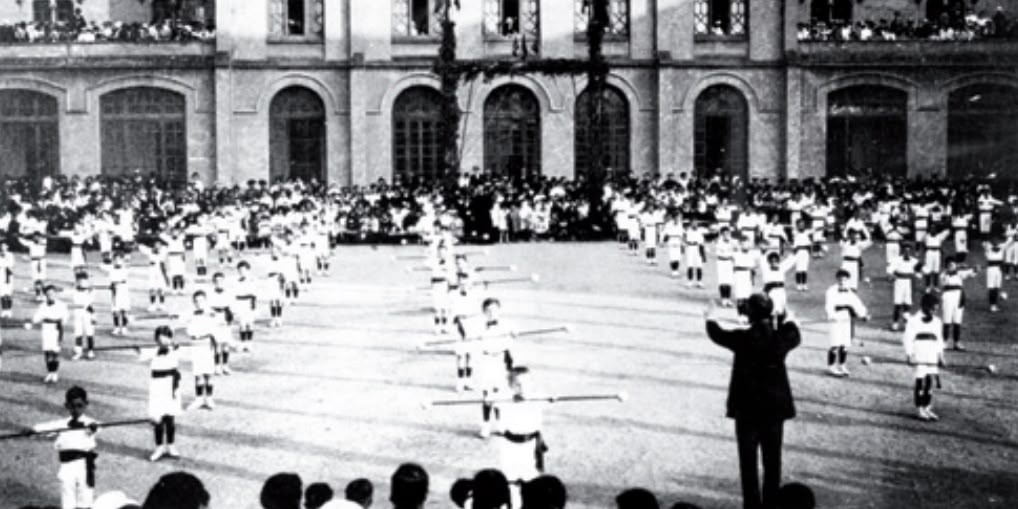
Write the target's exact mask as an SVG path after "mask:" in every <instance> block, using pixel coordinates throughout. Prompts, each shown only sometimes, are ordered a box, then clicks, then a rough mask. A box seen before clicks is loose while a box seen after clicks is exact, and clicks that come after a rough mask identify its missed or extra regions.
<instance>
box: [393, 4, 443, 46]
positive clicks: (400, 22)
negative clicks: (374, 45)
mask: <svg viewBox="0 0 1018 509" xmlns="http://www.w3.org/2000/svg"><path fill="white" fill-rule="evenodd" d="M441 34H442V19H441V17H440V16H438V15H437V14H436V13H435V0H393V1H392V35H393V36H395V37H438V36H440V35H441Z"/></svg>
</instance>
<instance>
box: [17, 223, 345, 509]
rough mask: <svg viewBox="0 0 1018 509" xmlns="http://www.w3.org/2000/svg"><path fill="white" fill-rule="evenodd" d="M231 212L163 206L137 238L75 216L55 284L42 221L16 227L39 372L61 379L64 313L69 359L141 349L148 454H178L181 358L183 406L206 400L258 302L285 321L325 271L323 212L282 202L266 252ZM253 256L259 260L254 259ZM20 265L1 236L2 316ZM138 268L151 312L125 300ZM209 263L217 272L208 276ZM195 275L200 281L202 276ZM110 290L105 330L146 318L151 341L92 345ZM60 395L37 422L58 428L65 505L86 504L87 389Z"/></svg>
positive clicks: (244, 343) (250, 331) (209, 405)
mask: <svg viewBox="0 0 1018 509" xmlns="http://www.w3.org/2000/svg"><path fill="white" fill-rule="evenodd" d="M121 212H123V211H121ZM238 212H239V211H237V210H233V211H229V210H227V211H216V212H214V213H213V214H211V215H209V214H197V215H191V216H190V217H187V216H186V215H185V214H179V215H176V216H172V217H170V218H169V219H168V220H167V221H166V225H165V228H163V229H162V231H160V232H158V235H157V238H155V239H154V240H153V242H152V243H151V245H144V244H140V243H135V240H134V236H133V235H131V236H120V235H118V236H116V237H114V236H112V235H111V232H110V231H109V230H108V229H104V227H103V226H101V225H99V226H97V225H96V224H88V223H84V222H83V223H79V224H77V225H75V226H74V228H73V231H71V232H68V233H67V234H66V236H67V237H70V239H71V256H70V266H71V274H72V275H73V278H74V282H73V287H71V288H61V287H59V286H58V285H57V284H55V283H54V282H53V281H52V279H51V278H50V277H48V274H47V261H48V260H47V257H48V254H47V252H46V240H47V238H48V237H47V236H46V235H45V234H43V233H42V232H45V231H46V229H45V225H44V224H43V225H29V227H30V228H31V227H32V226H38V227H39V230H38V231H31V230H29V232H27V233H25V234H24V236H23V238H22V243H23V244H25V245H26V246H27V247H28V249H29V253H28V257H27V258H28V262H29V273H30V280H31V281H32V288H34V289H35V292H36V293H35V295H36V300H37V301H38V307H37V308H36V310H35V312H34V314H32V315H31V318H30V320H29V321H28V322H27V323H25V328H26V329H30V328H34V327H38V328H39V330H40V336H41V341H42V352H43V356H44V361H45V371H46V374H45V377H44V382H45V383H47V384H52V383H56V382H57V381H58V379H59V369H60V359H61V355H62V351H63V348H64V344H63V339H64V336H65V333H64V332H65V331H64V327H65V325H66V324H67V323H68V322H71V323H72V324H73V334H74V346H73V348H72V350H71V352H72V355H71V359H72V360H74V361H78V360H81V359H88V360H90V359H94V358H95V357H96V352H102V351H103V350H107V351H108V350H129V349H134V350H138V351H139V354H140V360H141V361H142V362H147V363H148V364H149V366H150V368H151V371H150V378H149V380H148V386H149V398H148V409H147V415H148V419H149V420H150V422H151V424H152V426H153V429H154V438H155V444H156V447H155V450H154V452H153V453H152V455H151V456H150V460H151V461H157V460H159V459H161V458H163V457H167V456H168V457H178V456H179V455H180V453H179V451H178V449H177V448H176V445H175V441H176V440H175V439H176V423H175V420H176V418H177V417H178V416H180V415H181V414H182V413H183V412H184V411H185V410H184V409H185V406H184V405H183V400H184V395H183V394H182V392H183V391H182V383H181V382H182V381H183V375H182V369H183V368H182V366H183V365H184V364H185V363H184V361H185V360H189V361H190V368H191V374H192V376H193V377H194V382H195V385H194V399H193V400H192V401H191V402H190V403H189V404H188V405H187V406H186V410H187V411H191V410H195V409H199V408H200V409H207V410H212V409H213V408H214V407H215V402H214V399H213V389H214V380H215V377H216V376H219V375H229V374H230V373H231V370H230V354H231V353H232V352H234V351H237V350H240V351H243V352H248V351H250V350H251V345H252V341H253V339H254V332H255V330H256V327H255V324H256V319H257V318H258V317H259V316H260V315H261V314H262V309H265V308H267V309H268V313H267V314H268V315H269V320H268V326H269V327H280V326H282V323H283V322H282V316H283V309H284V307H285V306H286V305H289V304H291V303H293V302H294V301H295V300H296V299H297V298H298V297H299V296H300V294H301V293H302V292H306V291H308V287H309V285H310V284H311V282H312V278H313V276H315V275H326V274H327V273H328V271H329V268H330V257H331V235H332V231H331V229H330V228H331V225H332V223H331V222H329V221H327V220H326V217H327V213H326V212H324V211H322V210H321V209H316V208H314V207H308V208H307V210H305V211H286V210H283V211H280V213H279V214H277V216H278V217H274V219H275V220H276V221H275V224H274V234H273V237H272V242H271V246H270V248H269V250H268V254H265V253H255V252H252V251H250V250H248V249H247V246H246V236H244V235H242V234H239V232H243V231H246V229H245V228H242V227H240V222H241V221H244V220H245V219H246V218H245V217H244V216H243V215H242V214H239V213H238ZM284 219H285V220H284ZM185 223H186V224H185ZM23 230H24V225H23ZM93 239H94V240H96V241H97V244H98V246H99V251H100V255H101V258H102V260H101V262H100V263H98V264H89V263H87V260H86V256H85V251H84V247H85V245H86V243H88V242H89V241H91V240H93ZM213 249H215V253H213V251H212V250H213ZM135 250H137V251H138V252H140V253H141V255H143V258H144V262H143V263H142V264H140V265H136V264H135V263H134V262H133V261H132V260H134V259H135V257H134V256H133V253H134V251H135ZM245 251H246V252H245ZM214 255H217V256H218V262H219V264H218V266H216V267H214V268H213V266H212V258H213V256H214ZM189 259H190V260H189ZM255 260H258V263H254V264H252V262H254V261H255ZM17 265H18V263H17V261H16V258H15V257H14V256H13V255H12V254H11V252H10V251H8V249H7V248H6V246H5V245H4V244H3V243H0V271H3V273H4V277H3V278H2V279H0V283H2V284H0V305H2V315H0V316H2V317H3V318H6V319H10V318H12V316H13V311H14V302H15V299H14V291H15V285H14V277H13V276H14V275H15V274H16V273H18V270H17V269H18V267H17ZM255 267H257V270H258V271H259V273H257V274H256V273H254V269H255ZM135 268H140V269H141V270H144V272H145V278H144V280H145V286H146V290H147V293H148V298H149V305H148V308H147V311H148V313H149V315H150V316H142V317H136V316H135V311H136V308H135V306H134V304H133V303H132V300H131V293H132V289H133V288H132V287H133V286H134V285H135V284H136V281H137V280H138V279H139V278H136V277H134V276H135V275H136V273H135V272H134V269H135ZM212 270H214V271H215V272H213V273H212V274H211V275H210V274H209V272H210V271H212ZM193 276H197V277H193ZM96 280H101V281H102V282H101V283H98V282H96ZM194 283H201V287H195V286H194ZM107 291H108V293H109V300H108V303H109V309H110V313H111V315H112V321H113V330H112V335H114V336H118V335H125V334H127V333H128V327H129V325H131V324H132V322H143V323H144V322H147V323H150V324H151V325H155V328H154V331H153V333H152V334H153V338H154V341H153V342H152V343H146V344H137V345H123V344H121V345H117V346H110V347H101V346H100V347H97V346H96V341H95V339H96V338H95V336H96V332H97V331H96V321H97V314H98V313H97V310H96V306H97V303H98V302H100V301H102V300H104V299H105V296H104V295H101V293H102V294H105V293H106V292H107ZM100 292H101V293H100ZM68 293H69V295H68ZM171 295H175V296H186V297H189V300H190V303H189V304H183V305H184V307H185V308H187V310H186V311H181V312H180V313H179V314H169V313H168V312H169V310H170V308H169V307H168V306H167V297H169V296H171ZM234 331H236V332H234ZM235 335H236V336H235ZM181 337H183V338H184V339H181ZM235 337H236V339H238V340H239V341H235ZM66 406H67V409H68V411H69V412H70V413H71V419H70V421H63V420H62V421H58V422H55V423H46V424H43V425H40V426H37V427H36V428H35V431H37V432H39V433H41V434H47V433H50V432H53V431H56V430H60V431H59V433H53V434H55V435H56V436H57V439H56V449H57V451H58V453H59V454H58V455H59V461H60V475H59V478H60V481H61V483H62V486H63V490H62V505H63V507H64V508H65V509H70V508H81V507H90V506H91V505H92V495H93V488H94V457H95V455H94V449H95V439H94V434H95V432H96V431H97V429H98V427H97V426H96V425H95V421H94V420H92V419H89V418H88V417H86V416H85V415H84V413H83V412H84V410H85V408H86V406H87V393H86V391H85V390H84V389H82V388H80V387H73V388H71V389H70V390H68V391H67V394H66ZM65 428H73V430H71V431H66V429H65Z"/></svg>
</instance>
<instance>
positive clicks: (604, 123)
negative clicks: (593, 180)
mask: <svg viewBox="0 0 1018 509" xmlns="http://www.w3.org/2000/svg"><path fill="white" fill-rule="evenodd" d="M602 97H603V99H602V101H601V108H602V110H601V112H600V115H599V116H600V121H598V120H597V119H596V117H594V116H593V115H596V114H597V112H594V111H592V109H593V108H594V107H595V106H596V101H594V95H593V93H592V92H591V91H590V89H589V88H587V89H586V90H584V91H583V93H581V94H580V95H579V97H577V98H576V113H575V120H574V122H575V125H576V136H575V143H574V151H575V155H576V156H575V157H576V175H589V174H590V172H591V170H592V169H593V168H594V161H593V160H592V159H591V157H590V155H591V153H592V152H593V150H592V146H593V142H594V139H593V138H594V137H593V131H594V129H596V128H597V127H596V126H600V128H601V129H602V132H601V137H600V144H601V147H602V149H601V150H602V152H601V153H602V155H603V159H602V166H601V169H602V170H605V169H607V168H609V167H610V168H611V169H612V171H614V172H618V173H629V171H630V170H631V168H630V167H629V103H628V102H627V101H626V97H625V96H624V95H622V92H621V91H619V89H617V88H615V87H610V86H608V87H605V88H604V91H603V92H602ZM592 121H593V123H592Z"/></svg>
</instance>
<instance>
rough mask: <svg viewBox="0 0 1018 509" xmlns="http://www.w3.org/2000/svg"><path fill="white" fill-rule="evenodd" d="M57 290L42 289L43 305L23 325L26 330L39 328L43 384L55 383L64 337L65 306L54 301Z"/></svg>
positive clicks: (48, 286) (52, 287)
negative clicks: (44, 370) (43, 364)
mask: <svg viewBox="0 0 1018 509" xmlns="http://www.w3.org/2000/svg"><path fill="white" fill-rule="evenodd" d="M56 293H57V290H56V288H55V287H54V286H53V285H47V286H46V287H45V288H44V289H43V295H44V299H45V300H43V303H42V304H41V305H39V309H37V310H36V311H35V315H34V316H32V321H31V322H30V323H26V324H25V328H26V329H31V328H32V326H33V325H39V326H40V332H41V337H42V353H43V357H44V358H45V360H46V377H45V378H43V382H44V383H56V382H57V380H58V379H59V376H58V375H57V372H58V371H59V370H60V341H61V340H62V339H63V335H64V323H66V322H67V305H66V304H64V303H63V302H60V301H58V300H57V299H56Z"/></svg>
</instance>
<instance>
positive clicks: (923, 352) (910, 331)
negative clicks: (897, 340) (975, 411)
mask: <svg viewBox="0 0 1018 509" xmlns="http://www.w3.org/2000/svg"><path fill="white" fill-rule="evenodd" d="M919 306H920V308H921V310H920V312H919V313H916V314H915V315H913V316H910V317H909V318H908V322H907V323H906V325H905V336H904V338H903V341H904V345H905V355H906V356H907V357H908V363H909V364H912V365H914V366H915V390H914V393H913V394H914V396H913V399H914V401H915V406H916V411H917V412H918V414H919V418H920V419H922V420H924V421H935V420H937V419H939V417H937V414H935V413H933V410H932V409H931V405H932V403H933V379H934V378H936V377H939V376H940V369H939V368H940V366H943V365H944V337H943V335H942V334H941V332H942V330H943V323H942V322H941V321H940V319H939V318H937V317H936V316H934V313H935V312H936V308H937V296H936V295H934V294H932V293H926V294H923V298H922V300H921V301H920V302H919Z"/></svg>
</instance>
